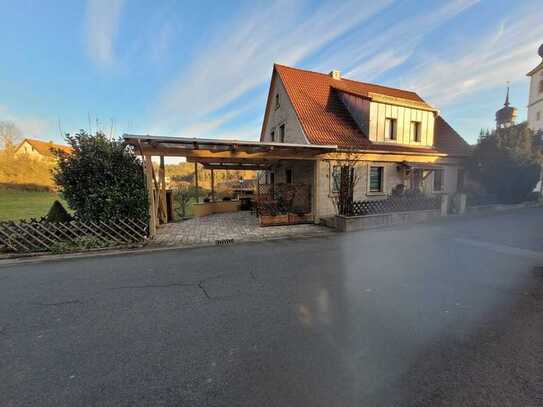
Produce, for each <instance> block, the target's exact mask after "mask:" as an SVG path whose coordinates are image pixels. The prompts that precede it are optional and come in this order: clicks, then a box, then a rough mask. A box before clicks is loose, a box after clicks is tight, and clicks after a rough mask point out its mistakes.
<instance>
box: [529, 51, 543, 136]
mask: <svg viewBox="0 0 543 407" xmlns="http://www.w3.org/2000/svg"><path fill="white" fill-rule="evenodd" d="M538 52H539V56H540V57H541V58H542V61H541V62H540V63H539V65H538V66H536V67H535V68H534V69H532V70H531V71H530V72H528V76H529V77H530V99H529V102H528V127H529V128H531V129H532V130H534V131H538V130H543V44H542V45H541V46H540V47H539V51H538Z"/></svg>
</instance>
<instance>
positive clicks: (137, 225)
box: [0, 218, 148, 253]
mask: <svg viewBox="0 0 543 407" xmlns="http://www.w3.org/2000/svg"><path fill="white" fill-rule="evenodd" d="M147 236H148V225H147V223H146V222H144V221H142V220H139V219H128V218H122V219H121V218H118V219H112V220H108V221H107V222H105V221H94V222H91V221H81V220H73V221H70V222H48V221H47V220H32V221H18V222H0V246H5V247H7V248H8V249H9V250H11V251H14V252H18V253H30V252H44V251H55V250H57V249H58V247H59V245H72V247H74V248H78V247H81V248H82V249H84V248H90V247H89V246H95V247H107V246H123V245H129V244H134V243H138V242H142V241H144V240H145V239H146V237H147Z"/></svg>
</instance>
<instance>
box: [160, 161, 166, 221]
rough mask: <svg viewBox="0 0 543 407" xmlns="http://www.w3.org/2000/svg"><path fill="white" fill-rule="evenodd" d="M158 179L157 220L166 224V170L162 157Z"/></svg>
mask: <svg viewBox="0 0 543 407" xmlns="http://www.w3.org/2000/svg"><path fill="white" fill-rule="evenodd" d="M158 174H159V178H160V192H159V193H160V195H159V200H158V203H159V204H158V209H159V220H160V223H168V217H167V210H166V168H165V166H164V156H163V155H161V156H160V168H159V171H158Z"/></svg>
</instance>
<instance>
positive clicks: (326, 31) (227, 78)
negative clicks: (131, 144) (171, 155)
mask: <svg viewBox="0 0 543 407" xmlns="http://www.w3.org/2000/svg"><path fill="white" fill-rule="evenodd" d="M388 3H389V1H388V0H387V1H380V2H373V3H372V4H366V5H365V6H364V7H361V5H360V3H359V2H357V1H349V2H341V3H337V2H331V3H328V4H324V5H321V6H319V7H318V8H316V9H314V10H312V11H311V12H310V14H309V15H308V16H306V15H307V9H305V8H304V7H302V6H300V5H299V4H294V3H293V2H290V1H279V2H273V3H270V4H268V5H267V6H265V7H263V6H262V5H261V4H257V5H254V6H253V8H252V9H249V10H245V11H244V12H242V13H241V14H240V15H238V16H237V18H236V19H235V20H234V21H225V23H224V25H223V26H222V27H219V28H218V30H217V31H216V32H214V33H213V34H212V37H211V38H212V39H211V41H210V42H208V43H207V44H205V45H203V46H201V48H202V49H201V51H200V54H199V55H197V56H196V57H195V59H194V60H193V61H192V62H191V63H190V64H189V65H188V66H186V67H185V68H184V69H183V70H182V72H181V73H180V74H179V75H178V77H177V78H176V79H175V80H174V81H173V82H172V83H169V84H168V85H167V86H166V87H165V89H164V91H163V92H162V93H161V95H160V97H159V100H158V102H157V103H156V105H157V109H156V112H155V122H156V124H157V125H156V126H155V127H160V128H166V129H168V130H167V131H172V129H173V131H176V130H175V129H178V128H180V127H183V126H185V125H186V124H187V123H194V122H199V121H202V120H203V121H205V118H206V116H207V115H208V114H210V113H213V112H217V111H219V110H225V109H226V110H227V111H228V108H229V105H230V104H231V103H232V102H234V101H236V100H237V99H238V98H239V97H241V96H242V95H244V94H245V93H247V92H249V91H252V90H254V89H255V88H257V87H258V86H260V85H263V84H264V83H266V82H267V81H268V80H269V78H270V74H271V69H272V64H273V63H274V62H278V63H283V64H296V63H297V62H299V61H301V60H302V59H303V58H305V57H308V56H310V55H311V54H312V53H314V52H316V51H318V50H319V49H320V48H321V47H323V46H324V45H326V44H328V43H330V42H331V41H332V40H333V39H335V38H337V37H339V36H341V35H343V34H344V33H346V32H347V31H349V30H350V29H352V28H353V27H354V26H356V25H357V24H359V23H361V22H362V21H364V20H365V19H367V18H368V17H370V16H372V15H373V14H374V13H376V12H377V11H379V10H381V9H382V8H383V7H385V6H386V5H387V4H388ZM262 108H263V106H262Z"/></svg>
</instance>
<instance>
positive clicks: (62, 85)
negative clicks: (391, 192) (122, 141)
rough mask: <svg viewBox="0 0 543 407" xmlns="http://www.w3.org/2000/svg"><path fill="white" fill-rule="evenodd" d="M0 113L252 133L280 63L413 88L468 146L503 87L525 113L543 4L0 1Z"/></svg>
mask: <svg viewBox="0 0 543 407" xmlns="http://www.w3.org/2000/svg"><path fill="white" fill-rule="evenodd" d="M0 6H1V9H2V15H3V18H2V24H0V50H1V52H2V63H1V64H0V120H12V121H15V122H16V123H17V124H18V125H19V127H20V128H21V129H23V131H24V134H25V135H26V136H29V137H40V138H44V139H53V140H56V141H62V138H61V137H60V131H59V127H60V129H61V130H62V132H73V131H75V130H77V129H79V128H85V129H89V127H90V128H91V129H92V130H93V131H94V130H96V129H97V128H100V129H102V130H104V131H106V132H110V131H111V129H113V132H114V134H115V135H121V134H123V133H124V132H132V133H144V134H156V135H164V136H168V135H171V136H190V137H225V138H238V139H258V137H259V135H260V126H261V122H262V116H263V112H264V107H265V98H266V93H267V90H268V85H269V79H270V76H271V71H272V65H273V63H274V62H277V63H282V64H286V65H291V66H297V67H302V68H306V69H312V70H318V71H323V72H328V71H330V70H331V69H340V70H341V71H342V73H343V75H344V76H346V77H349V78H351V79H356V80H362V81H367V82H375V83H381V84H385V85H389V86H395V87H401V88H406V89H411V90H414V91H416V92H417V93H419V94H420V95H421V96H422V97H423V98H425V99H426V100H427V101H429V102H430V103H432V104H433V105H434V106H436V107H437V108H438V109H440V111H441V112H442V114H443V116H444V117H445V118H446V119H447V120H448V121H449V122H450V123H451V124H452V125H453V127H455V128H456V129H457V130H458V131H459V132H460V133H461V134H462V135H463V136H464V137H465V138H466V139H467V140H468V141H469V142H475V140H476V138H477V135H478V132H479V129H480V128H491V127H493V117H494V113H495V111H496V110H497V109H498V108H499V107H500V106H501V105H502V104H503V100H504V96H505V86H506V85H505V84H506V82H507V81H510V82H511V100H512V102H513V104H514V105H515V106H516V107H518V108H519V113H520V118H521V119H525V117H526V104H527V101H528V79H527V77H526V73H527V72H528V71H529V70H530V69H531V68H533V67H534V66H536V65H537V64H538V63H539V61H540V59H539V57H538V55H537V48H538V46H539V45H540V44H541V43H543V24H542V23H541V22H542V20H541V0H525V1H517V2H511V1H510V0H508V1H505V0H504V1H502V0H496V1H491V0H487V1H485V0H481V1H476V0H456V1H437V0H431V1H430V0H413V1H393V0H378V1H361V0H360V1H352V2H350V1H341V2H338V1H329V2H325V1H321V2H317V1H309V0H308V1H303V0H301V1H292V0H289V1H278V2H271V1H262V2H260V1H254V0H253V1H241V2H233V1H198V2H194V1H186V2H184V1H167V0H162V1H128V0H125V1H122V0H88V1H74V0H55V1H46V0H43V1H25V0H19V1H12V0H0Z"/></svg>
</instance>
